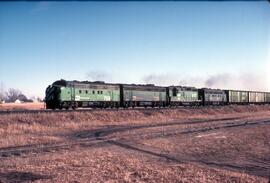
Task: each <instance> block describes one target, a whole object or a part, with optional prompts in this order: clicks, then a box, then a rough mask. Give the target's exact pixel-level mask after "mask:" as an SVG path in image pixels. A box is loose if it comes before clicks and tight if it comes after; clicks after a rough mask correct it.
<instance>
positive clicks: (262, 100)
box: [44, 79, 270, 110]
mask: <svg viewBox="0 0 270 183" xmlns="http://www.w3.org/2000/svg"><path fill="white" fill-rule="evenodd" d="M44 101H45V103H46V109H53V110H54V109H71V108H72V109H76V108H119V107H121V108H129V107H132V108H134V107H177V106H220V105H230V104H237V105H248V104H270V92H259V91H242V90H222V89H211V88H196V87H187V86H155V85H153V84H121V83H105V82H103V81H93V82H90V81H76V80H73V81H66V80H63V79H61V80H57V81H55V82H53V83H52V84H51V85H49V86H48V87H47V88H46V91H45V99H44Z"/></svg>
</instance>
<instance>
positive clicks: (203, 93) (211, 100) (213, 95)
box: [198, 88, 227, 106]
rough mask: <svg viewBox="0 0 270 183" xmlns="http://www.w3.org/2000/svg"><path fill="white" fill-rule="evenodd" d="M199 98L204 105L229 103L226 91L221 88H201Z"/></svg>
mask: <svg viewBox="0 0 270 183" xmlns="http://www.w3.org/2000/svg"><path fill="white" fill-rule="evenodd" d="M198 91H199V99H200V100H202V104H203V105H205V106H206V105H225V104H226V103H227V97H226V93H225V91H223V90H220V89H210V88H202V89H199V90H198Z"/></svg>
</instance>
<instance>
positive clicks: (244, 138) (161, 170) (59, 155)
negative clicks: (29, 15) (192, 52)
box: [0, 106, 270, 182]
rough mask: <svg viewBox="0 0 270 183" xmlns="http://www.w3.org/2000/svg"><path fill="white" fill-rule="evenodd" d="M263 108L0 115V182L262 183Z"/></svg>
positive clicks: (265, 153) (269, 170)
mask: <svg viewBox="0 0 270 183" xmlns="http://www.w3.org/2000/svg"><path fill="white" fill-rule="evenodd" d="M269 121H270V106H225V107H217V108H212V107H211V108H210V107H209V108H197V109H193V108H192V109H189V108H179V109H171V110H125V111H123V110H119V111H88V112H76V111H71V112H69V113H40V114H37V113H36V114H4V115H1V118H0V123H1V126H0V164H1V166H0V182H23V181H26V182H29V181H37V182H76V181H77V182H268V181H269V176H270V156H269V154H270V123H268V122H269Z"/></svg>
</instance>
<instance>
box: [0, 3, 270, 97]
mask: <svg viewBox="0 0 270 183" xmlns="http://www.w3.org/2000/svg"><path fill="white" fill-rule="evenodd" d="M269 51H270V4H269V3H268V2H267V1H265V2H264V1H258V2H11V3H8V2H4V3H2V2H1V3H0V82H2V83H4V85H5V87H6V89H7V88H9V87H14V88H19V89H21V90H22V91H23V92H24V93H26V94H27V95H39V96H41V97H43V96H44V91H45V88H46V87H47V85H49V84H51V83H52V82H53V81H55V80H57V79H61V78H63V79H67V80H73V79H76V80H105V81H108V82H127V83H155V84H159V85H166V84H184V85H195V86H198V87H200V86H208V85H209V82H208V81H214V82H212V84H211V86H210V87H222V88H236V87H238V88H239V89H242V88H243V89H244V88H245V89H254V90H258V89H267V90H268V89H270V87H269V86H270V82H269V81H270V75H269V74H268V68H269V67H270V63H269V62H270V53H269ZM269 73H270V72H269ZM247 78H249V79H250V80H249V79H247ZM230 81H232V82H230ZM257 81H258V82H257ZM264 81H265V82H266V83H267V84H266V83H265V82H264ZM210 83H211V82H210ZM238 88H236V89H238Z"/></svg>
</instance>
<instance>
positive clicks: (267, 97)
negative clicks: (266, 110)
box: [264, 92, 270, 104]
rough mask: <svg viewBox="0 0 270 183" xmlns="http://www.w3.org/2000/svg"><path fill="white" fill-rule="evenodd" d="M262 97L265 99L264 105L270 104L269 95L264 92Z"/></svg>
mask: <svg viewBox="0 0 270 183" xmlns="http://www.w3.org/2000/svg"><path fill="white" fill-rule="evenodd" d="M264 96H265V97H264V98H265V99H264V101H265V103H266V104H270V93H268V92H266V93H265V95H264Z"/></svg>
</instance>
